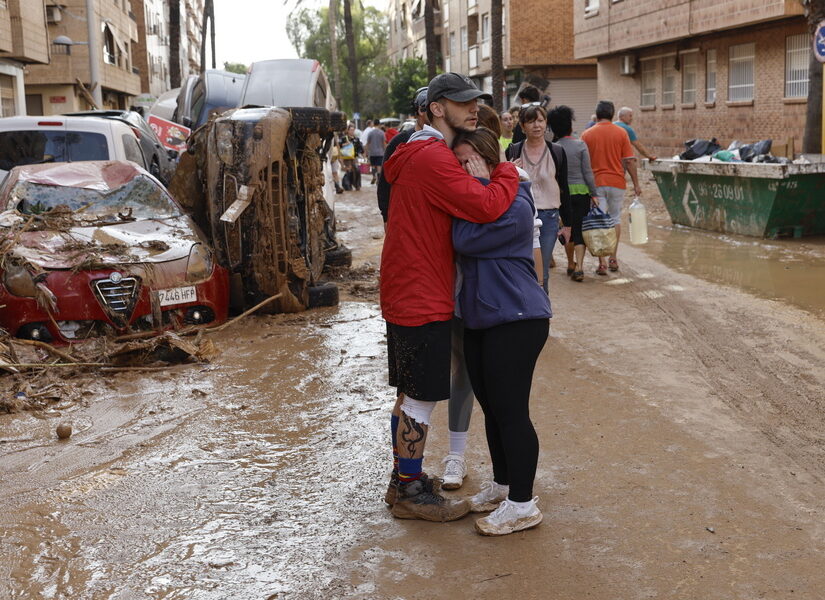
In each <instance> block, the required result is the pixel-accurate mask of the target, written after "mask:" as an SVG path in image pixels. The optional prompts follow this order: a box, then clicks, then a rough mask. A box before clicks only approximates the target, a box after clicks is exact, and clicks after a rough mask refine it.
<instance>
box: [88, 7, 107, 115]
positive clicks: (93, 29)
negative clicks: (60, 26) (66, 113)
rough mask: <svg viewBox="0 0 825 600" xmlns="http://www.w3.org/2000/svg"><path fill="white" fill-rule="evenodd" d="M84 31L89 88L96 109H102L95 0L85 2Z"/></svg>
mask: <svg viewBox="0 0 825 600" xmlns="http://www.w3.org/2000/svg"><path fill="white" fill-rule="evenodd" d="M86 28H87V29H86V31H87V33H88V36H89V42H88V44H89V46H88V47H89V86H90V87H91V88H92V89H91V92H92V98H94V100H95V103H97V107H98V108H103V86H102V85H101V83H100V43H99V42H98V23H97V15H96V14H95V0H86Z"/></svg>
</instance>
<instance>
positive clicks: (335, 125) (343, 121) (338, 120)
mask: <svg viewBox="0 0 825 600" xmlns="http://www.w3.org/2000/svg"><path fill="white" fill-rule="evenodd" d="M329 125H330V127H332V130H333V131H344V130H346V128H347V116H346V115H345V114H344V113H342V112H341V111H338V110H336V111H335V112H332V113H330V114H329Z"/></svg>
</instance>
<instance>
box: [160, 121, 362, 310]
mask: <svg viewBox="0 0 825 600" xmlns="http://www.w3.org/2000/svg"><path fill="white" fill-rule="evenodd" d="M344 126H345V120H344V116H343V114H341V113H338V112H332V113H331V112H329V111H327V110H326V109H323V108H286V109H285V108H272V107H269V108H241V109H235V110H231V111H227V112H225V113H223V114H221V115H220V116H217V117H216V118H213V119H211V120H210V121H209V122H208V123H207V124H206V125H205V126H204V127H203V128H201V129H199V130H198V131H196V132H195V134H193V136H192V137H191V138H190V146H189V148H190V150H189V151H190V153H191V156H190V157H188V158H185V159H183V160H182V161H181V164H180V165H179V167H178V171H177V173H176V175H175V179H174V180H173V182H172V186H171V188H170V189H171V191H172V193H173V194H174V195H175V196H176V197H177V198H181V199H186V201H187V202H188V205H187V206H186V208H188V209H189V210H190V211H191V213H192V214H193V216H194V217H195V219H196V220H197V221H198V222H199V224H200V225H201V226H202V227H203V229H204V230H205V231H206V233H207V235H208V236H209V241H210V243H211V244H212V246H213V247H214V248H215V251H216V253H217V258H218V261H219V262H220V263H221V264H222V265H224V266H225V267H227V268H228V269H229V271H230V289H231V297H232V304H233V307H234V308H237V309H242V308H249V307H252V306H255V305H256V304H258V303H259V302H261V301H262V300H264V299H266V298H268V297H271V296H276V295H278V296H279V297H278V298H277V299H276V300H275V301H273V302H271V303H270V304H268V305H267V306H266V307H265V308H262V310H263V311H268V312H295V311H300V310H304V309H306V308H308V307H313V306H328V305H334V304H337V303H338V290H337V287H336V286H335V285H334V284H332V283H328V282H327V283H325V282H323V281H322V279H321V278H322V273H323V271H324V267H325V266H327V265H336V266H348V265H349V264H350V263H351V260H352V255H351V253H350V251H349V249H347V248H346V247H344V246H342V245H340V244H338V242H337V241H336V238H335V215H334V210H333V208H332V207H331V206H330V205H329V203H328V202H327V201H326V199H325V187H326V186H327V185H331V184H330V182H328V181H327V178H325V176H324V173H323V170H324V164H325V162H326V153H327V152H328V150H329V147H330V144H331V142H332V136H333V132H334V131H340V130H342V129H343V128H344Z"/></svg>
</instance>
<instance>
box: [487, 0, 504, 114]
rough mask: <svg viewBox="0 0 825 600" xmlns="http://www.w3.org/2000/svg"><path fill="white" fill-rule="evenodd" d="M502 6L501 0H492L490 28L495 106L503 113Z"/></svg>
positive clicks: (497, 110)
mask: <svg viewBox="0 0 825 600" xmlns="http://www.w3.org/2000/svg"><path fill="white" fill-rule="evenodd" d="M501 14H502V6H501V0H491V3H490V28H491V29H492V38H493V39H492V40H490V43H491V46H492V47H491V48H490V70H491V71H492V73H491V74H492V76H493V108H495V109H496V112H498V113H501V111H503V110H504V99H503V98H502V93H503V90H504V48H503V45H504V36H503V35H502V33H503V32H502V31H501V27H502V23H501V21H502V17H501Z"/></svg>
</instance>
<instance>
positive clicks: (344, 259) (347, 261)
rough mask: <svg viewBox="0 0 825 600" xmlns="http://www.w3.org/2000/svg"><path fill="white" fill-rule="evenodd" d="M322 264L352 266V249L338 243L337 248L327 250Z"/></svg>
mask: <svg viewBox="0 0 825 600" xmlns="http://www.w3.org/2000/svg"><path fill="white" fill-rule="evenodd" d="M324 265H325V266H327V267H351V266H352V250H350V249H349V248H347V247H346V246H344V244H339V245H338V247H337V248H333V249H332V250H327V253H326V256H325V257H324Z"/></svg>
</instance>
